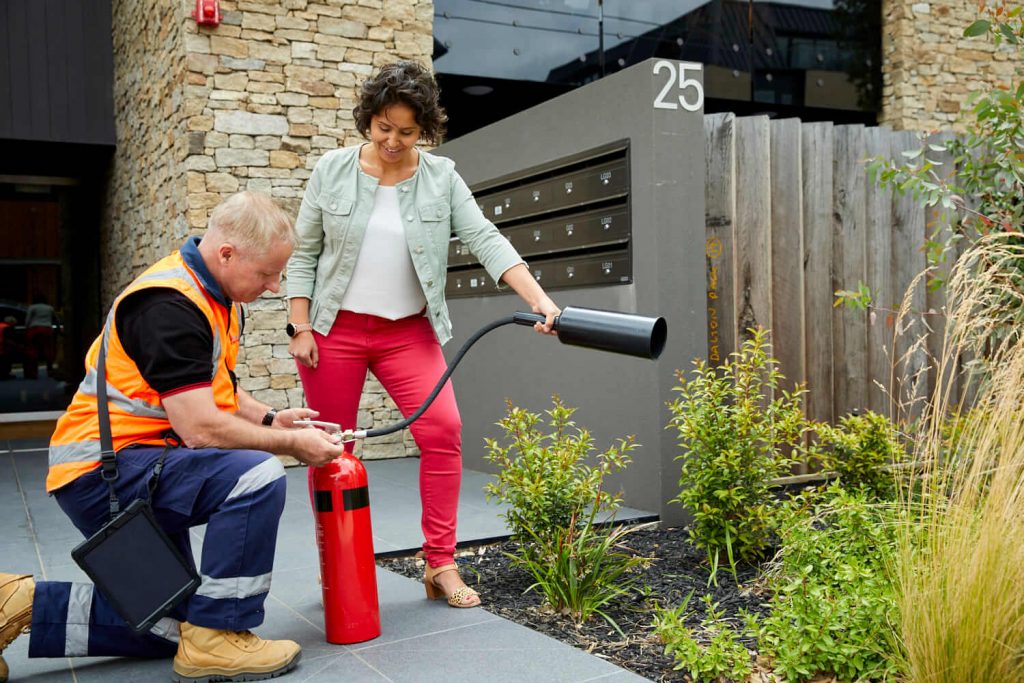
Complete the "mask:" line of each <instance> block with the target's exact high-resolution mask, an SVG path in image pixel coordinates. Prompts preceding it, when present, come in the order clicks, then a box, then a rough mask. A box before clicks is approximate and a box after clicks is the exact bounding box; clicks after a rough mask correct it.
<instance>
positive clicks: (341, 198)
mask: <svg viewBox="0 0 1024 683" xmlns="http://www.w3.org/2000/svg"><path fill="white" fill-rule="evenodd" d="M377 185H378V181H377V179H376V178H374V177H373V176H370V175H368V174H367V173H364V172H363V170H362V169H361V168H360V165H359V146H355V147H346V148H343V149H338V150H334V151H331V152H328V153H327V154H325V155H324V156H323V157H321V159H320V161H318V162H317V164H316V167H315V168H314V169H313V175H312V176H311V177H310V179H309V182H308V183H307V185H306V193H305V195H304V196H303V198H302V206H301V208H300V209H299V217H298V220H297V221H296V224H295V228H296V232H297V233H298V241H297V243H296V245H295V251H294V252H293V253H292V257H291V259H290V260H289V261H288V281H287V296H288V298H290V299H291V298H295V297H304V298H307V299H309V300H310V309H309V315H310V318H309V319H310V322H312V323H313V329H314V330H316V331H317V332H319V333H320V334H327V333H328V332H330V330H331V326H332V325H333V324H334V318H335V316H336V315H337V314H338V310H339V308H340V307H341V299H342V297H343V296H344V295H345V289H346V288H347V287H348V283H349V280H351V278H352V271H353V269H354V268H355V263H356V258H357V257H358V255H359V249H360V247H361V246H362V244H363V236H364V235H365V233H366V223H367V220H368V219H369V217H370V212H371V210H372V209H373V197H374V193H375V192H376V190H377ZM397 188H398V205H399V208H400V209H401V212H402V227H403V228H404V229H405V241H406V243H407V244H408V246H409V255H410V256H411V257H412V263H413V267H414V268H415V269H416V276H417V277H418V278H419V281H420V286H421V287H423V294H424V295H425V296H426V299H427V314H428V316H429V317H430V322H431V324H432V325H433V327H434V332H435V333H436V334H437V338H438V341H440V342H441V343H442V344H444V343H445V342H447V341H448V340H449V339H451V336H452V323H451V319H450V317H449V315H448V306H447V304H446V303H445V298H444V287H445V278H446V275H447V271H448V243H449V241H450V239H451V235H452V234H453V233H454V234H455V235H456V236H457V237H458V238H459V239H460V240H462V242H463V244H465V245H466V246H467V247H469V250H470V251H471V252H473V254H474V255H475V256H476V257H477V259H479V261H480V263H481V264H482V265H483V266H484V268H486V269H487V272H488V273H489V274H490V276H491V279H492V281H493V282H498V281H499V278H500V277H501V275H502V274H503V273H504V272H505V271H506V270H508V269H509V268H511V267H512V266H514V265H516V264H519V263H523V260H522V258H521V257H520V256H519V254H518V253H517V252H516V250H515V249H514V248H513V247H512V245H511V244H509V241H508V240H507V239H506V238H505V236H504V235H502V234H501V233H500V232H498V229H497V228H496V227H495V226H494V224H493V223H491V222H490V221H489V220H487V218H485V217H484V215H483V212H481V211H480V207H479V206H477V203H476V200H475V199H474V198H473V195H472V193H471V192H470V191H469V188H468V187H467V186H466V183H465V182H464V181H463V180H462V178H461V177H460V176H459V174H458V173H457V172H456V171H455V162H454V161H452V160H451V159H448V158H446V157H441V156H436V155H433V154H430V153H429V152H423V151H421V152H420V153H419V166H418V168H417V169H416V173H415V174H413V176H412V177H411V178H409V179H407V180H403V181H402V182H400V183H398V185H397Z"/></svg>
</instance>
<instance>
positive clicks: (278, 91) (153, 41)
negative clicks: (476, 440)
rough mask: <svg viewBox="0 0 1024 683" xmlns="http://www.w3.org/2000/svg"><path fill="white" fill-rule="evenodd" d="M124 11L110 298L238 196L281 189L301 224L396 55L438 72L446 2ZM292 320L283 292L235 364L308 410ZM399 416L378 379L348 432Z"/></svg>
mask: <svg viewBox="0 0 1024 683" xmlns="http://www.w3.org/2000/svg"><path fill="white" fill-rule="evenodd" d="M114 4H115V26H118V27H122V28H125V29H126V28H127V27H128V26H137V29H136V30H117V31H115V32H114V40H115V64H116V70H117V71H118V74H119V75H120V74H121V72H122V71H123V72H125V73H126V74H127V75H126V76H121V77H119V78H118V79H117V80H118V85H117V87H118V95H117V97H118V100H117V103H118V104H119V105H120V106H118V111H119V112H124V115H123V117H119V119H118V132H119V151H118V157H119V159H118V162H117V164H116V167H115V179H114V180H115V182H114V183H113V186H114V190H113V192H112V197H111V201H110V202H109V205H110V206H113V207H117V211H118V212H119V213H118V214H117V215H116V216H111V221H110V225H111V233H110V240H109V241H110V245H111V247H110V248H109V249H107V251H106V260H105V269H106V270H107V272H108V273H109V272H115V273H119V274H121V273H123V274H124V277H120V276H119V278H118V279H117V281H116V282H114V281H111V282H108V283H106V285H107V288H106V289H105V290H104V291H105V299H104V300H105V301H107V302H108V303H109V301H110V300H111V298H112V296H113V295H114V294H116V292H117V291H118V290H119V289H120V288H121V287H123V286H124V284H126V283H127V282H128V281H129V280H130V279H131V277H132V276H134V275H136V274H138V272H139V271H140V270H141V269H143V268H145V267H146V266H147V265H148V264H149V263H151V262H152V261H155V260H156V259H157V258H159V257H160V256H162V255H164V254H166V253H168V252H170V251H172V250H173V249H175V248H176V247H177V246H178V245H179V244H180V243H181V242H182V241H183V240H184V239H185V237H186V236H188V235H189V234H193V235H198V234H201V233H202V231H203V230H204V229H205V228H206V225H207V220H208V218H209V215H210V212H211V211H212V209H213V207H214V206H216V205H217V204H218V203H219V202H220V201H221V200H223V199H224V198H226V197H227V196H229V195H230V194H232V193H234V192H237V191H239V190H254V191H258V192H262V193H265V194H268V195H270V196H271V197H273V198H275V199H276V200H277V201H278V202H279V203H280V204H281V206H283V207H284V208H285V209H286V210H287V211H288V212H289V213H290V214H291V215H292V216H295V215H296V214H297V213H298V208H299V204H300V202H301V199H302V194H303V190H304V188H305V185H306V181H307V180H308V178H309V176H310V173H311V172H312V169H313V167H314V165H315V164H316V162H317V161H318V160H319V158H320V157H321V156H322V155H323V154H324V153H325V152H327V151H330V150H332V149H336V148H338V147H340V146H345V145H351V144H357V143H359V142H361V141H362V138H361V136H359V134H358V133H357V132H356V130H355V127H354V123H353V119H352V108H353V106H355V103H356V93H357V90H358V86H359V84H360V83H361V82H362V81H363V79H365V78H366V77H367V76H368V75H369V74H370V73H372V71H373V69H374V68H375V67H376V66H379V65H381V64H385V63H387V62H390V61H394V60H395V59H416V60H419V61H421V62H423V63H425V64H427V65H428V66H429V65H430V63H431V62H430V59H431V54H432V49H433V11H434V10H433V2H432V0H320V2H313V1H310V0H222V1H221V3H220V8H221V10H222V12H223V18H222V20H221V23H220V25H219V26H216V27H205V26H197V24H196V22H195V21H194V20H193V19H192V16H191V12H192V9H193V7H194V2H193V0H176V2H175V3H174V5H173V6H172V9H170V10H165V11H163V12H161V13H157V12H156V11H155V9H154V5H161V6H163V4H161V3H152V2H148V1H147V0H115V3H114ZM143 5H145V7H143ZM155 14H156V15H157V16H153V15H155ZM118 17H121V18H122V19H124V20H125V21H122V22H119V21H118V20H117V19H118ZM128 19H132V20H133V21H127V20H128ZM140 35H144V36H145V39H144V40H143V41H142V42H141V44H136V42H135V41H138V40H139V37H140ZM136 61H141V62H142V63H143V64H145V65H147V66H144V67H141V68H140V67H139V66H138V65H137V64H133V62H136ZM157 64H160V65H161V67H160V68H158V67H157V66H156V65H157ZM122 118H123V119H124V121H122V120H121V119H122ZM122 141H123V143H124V144H125V145H127V146H128V147H129V148H130V150H126V149H125V148H123V147H122V146H121V144H122ZM125 151H128V154H127V155H125ZM126 157H127V158H126ZM127 245H131V246H127ZM113 279H114V278H108V280H113ZM283 287H284V285H282V292H283ZM286 322H287V311H286V305H285V300H284V298H283V295H282V293H278V294H276V295H273V294H270V293H267V294H265V295H264V296H263V297H261V298H260V299H259V300H257V301H256V302H254V303H252V304H250V305H249V306H248V307H247V316H246V325H245V334H244V335H243V347H242V350H241V354H240V357H239V366H238V369H237V371H238V377H239V383H240V385H241V386H242V387H243V388H244V389H245V390H247V391H249V392H250V393H251V394H252V395H253V396H254V397H255V398H257V399H258V400H260V401H263V402H265V403H268V404H270V405H273V406H276V407H279V408H283V407H299V406H302V405H304V397H303V392H302V388H301V385H300V383H299V381H298V375H297V373H296V370H295V364H294V362H293V361H292V359H291V358H290V357H289V355H288V339H287V337H286V336H285V334H284V326H285V323H286ZM399 419H401V414H400V413H399V411H398V409H397V408H396V407H395V405H394V403H393V402H391V400H390V398H388V397H387V395H386V393H385V392H384V390H383V388H382V387H381V386H380V384H379V383H378V382H377V381H376V380H375V379H374V378H373V377H372V376H371V377H369V378H368V382H367V387H366V390H365V391H364V394H363V397H362V400H361V402H360V407H359V417H358V420H357V423H358V424H357V425H345V426H346V427H357V426H358V427H370V426H382V425H386V424H389V423H391V422H394V421H397V420H399ZM357 448H359V449H361V450H362V455H363V457H367V458H374V457H395V456H402V455H413V454H416V453H417V450H416V446H415V443H414V442H413V440H412V438H411V437H410V435H409V434H408V431H407V430H406V431H405V432H401V433H397V434H394V435H392V436H391V437H383V438H380V439H375V440H373V441H372V442H370V443H367V444H365V445H364V444H357Z"/></svg>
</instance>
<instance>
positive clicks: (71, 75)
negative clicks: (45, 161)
mask: <svg viewBox="0 0 1024 683" xmlns="http://www.w3.org/2000/svg"><path fill="white" fill-rule="evenodd" d="M111 30H112V27H111V0H3V1H2V2H0V139H8V140H39V141H47V142H77V143H87V144H101V145H112V144H114V105H113V94H112V83H113V51H112V47H111Z"/></svg>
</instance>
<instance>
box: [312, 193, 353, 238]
mask: <svg viewBox="0 0 1024 683" xmlns="http://www.w3.org/2000/svg"><path fill="white" fill-rule="evenodd" d="M317 205H318V206H319V207H320V214H321V216H323V224H324V235H326V236H327V237H329V238H331V239H344V237H345V233H346V232H348V226H349V222H350V221H351V220H352V200H351V199H345V198H344V197H339V196H338V195H335V194H326V193H324V194H321V195H320V197H319V198H318V199H317Z"/></svg>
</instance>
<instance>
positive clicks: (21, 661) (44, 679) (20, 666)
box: [4, 635, 110, 683]
mask: <svg viewBox="0 0 1024 683" xmlns="http://www.w3.org/2000/svg"><path fill="white" fill-rule="evenodd" d="M4 659H5V660H6V661H7V666H9V667H10V669H11V676H10V679H11V680H12V681H15V682H16V683H65V682H66V683H73V682H74V680H75V679H74V677H73V676H72V674H71V666H70V664H71V660H69V659H67V658H66V657H60V658H57V659H29V658H28V635H22V636H19V637H18V638H17V639H16V640H15V641H14V642H13V643H11V644H10V646H8V648H7V649H6V650H4ZM108 680H110V679H108Z"/></svg>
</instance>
